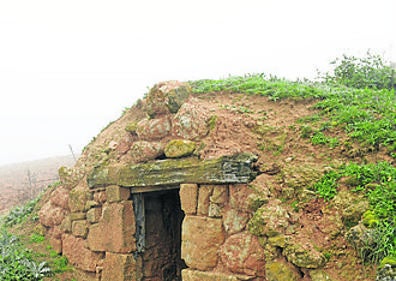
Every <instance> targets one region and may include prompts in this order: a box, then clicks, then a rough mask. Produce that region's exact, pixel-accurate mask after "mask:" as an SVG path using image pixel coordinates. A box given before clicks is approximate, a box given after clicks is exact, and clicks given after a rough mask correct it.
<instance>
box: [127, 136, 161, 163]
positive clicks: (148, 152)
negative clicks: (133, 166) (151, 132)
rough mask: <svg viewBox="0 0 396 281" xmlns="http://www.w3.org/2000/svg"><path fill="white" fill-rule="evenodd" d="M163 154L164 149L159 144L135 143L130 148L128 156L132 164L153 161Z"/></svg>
mask: <svg viewBox="0 0 396 281" xmlns="http://www.w3.org/2000/svg"><path fill="white" fill-rule="evenodd" d="M163 154H164V149H163V147H162V144H161V143H160V142H148V141H137V142H134V143H133V144H132V146H131V149H130V150H129V152H128V156H129V157H130V158H131V160H132V162H134V163H139V162H147V161H149V160H154V159H156V158H158V157H160V156H161V155H163Z"/></svg>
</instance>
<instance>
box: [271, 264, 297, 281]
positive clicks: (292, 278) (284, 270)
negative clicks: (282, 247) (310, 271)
mask: <svg viewBox="0 0 396 281" xmlns="http://www.w3.org/2000/svg"><path fill="white" fill-rule="evenodd" d="M265 271H266V277H267V280H268V281H298V280H301V276H300V273H299V272H298V269H297V268H296V267H295V266H293V265H292V264H290V263H288V262H286V261H285V260H273V261H270V262H267V263H266V265H265Z"/></svg>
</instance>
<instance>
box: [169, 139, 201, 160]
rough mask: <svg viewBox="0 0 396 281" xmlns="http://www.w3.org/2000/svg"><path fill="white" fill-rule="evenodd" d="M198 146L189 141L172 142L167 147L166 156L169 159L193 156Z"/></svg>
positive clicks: (178, 140)
mask: <svg viewBox="0 0 396 281" xmlns="http://www.w3.org/2000/svg"><path fill="white" fill-rule="evenodd" d="M195 148H196V144H195V142H193V141H189V140H180V139H176V140H171V141H169V142H168V143H167V144H166V145H165V149H164V152H165V156H166V157H168V158H181V157H186V156H190V155H191V154H193V152H194V150H195Z"/></svg>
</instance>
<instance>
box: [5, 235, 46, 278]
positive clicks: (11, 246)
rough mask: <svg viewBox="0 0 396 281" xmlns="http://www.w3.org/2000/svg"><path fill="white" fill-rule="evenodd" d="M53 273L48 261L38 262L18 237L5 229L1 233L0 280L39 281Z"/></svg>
mask: <svg viewBox="0 0 396 281" xmlns="http://www.w3.org/2000/svg"><path fill="white" fill-rule="evenodd" d="M49 275H51V269H50V268H49V267H48V265H47V263H46V262H41V263H37V262H36V261H34V260H33V258H32V254H31V253H30V251H28V250H26V249H25V248H24V247H23V246H22V245H21V244H20V242H19V240H18V238H17V237H16V236H14V235H11V234H9V233H8V232H7V231H6V230H5V229H3V230H2V232H1V233H0V280H4V281H14V280H26V281H39V280H42V279H43V277H45V276H49Z"/></svg>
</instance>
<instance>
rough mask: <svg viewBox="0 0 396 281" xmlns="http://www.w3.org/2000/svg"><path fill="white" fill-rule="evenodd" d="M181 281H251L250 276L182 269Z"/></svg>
mask: <svg viewBox="0 0 396 281" xmlns="http://www.w3.org/2000/svg"><path fill="white" fill-rule="evenodd" d="M182 279H183V281H247V280H252V276H243V275H229V274H225V273H221V272H204V271H198V270H191V269H184V270H182ZM255 280H256V279H255Z"/></svg>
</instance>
